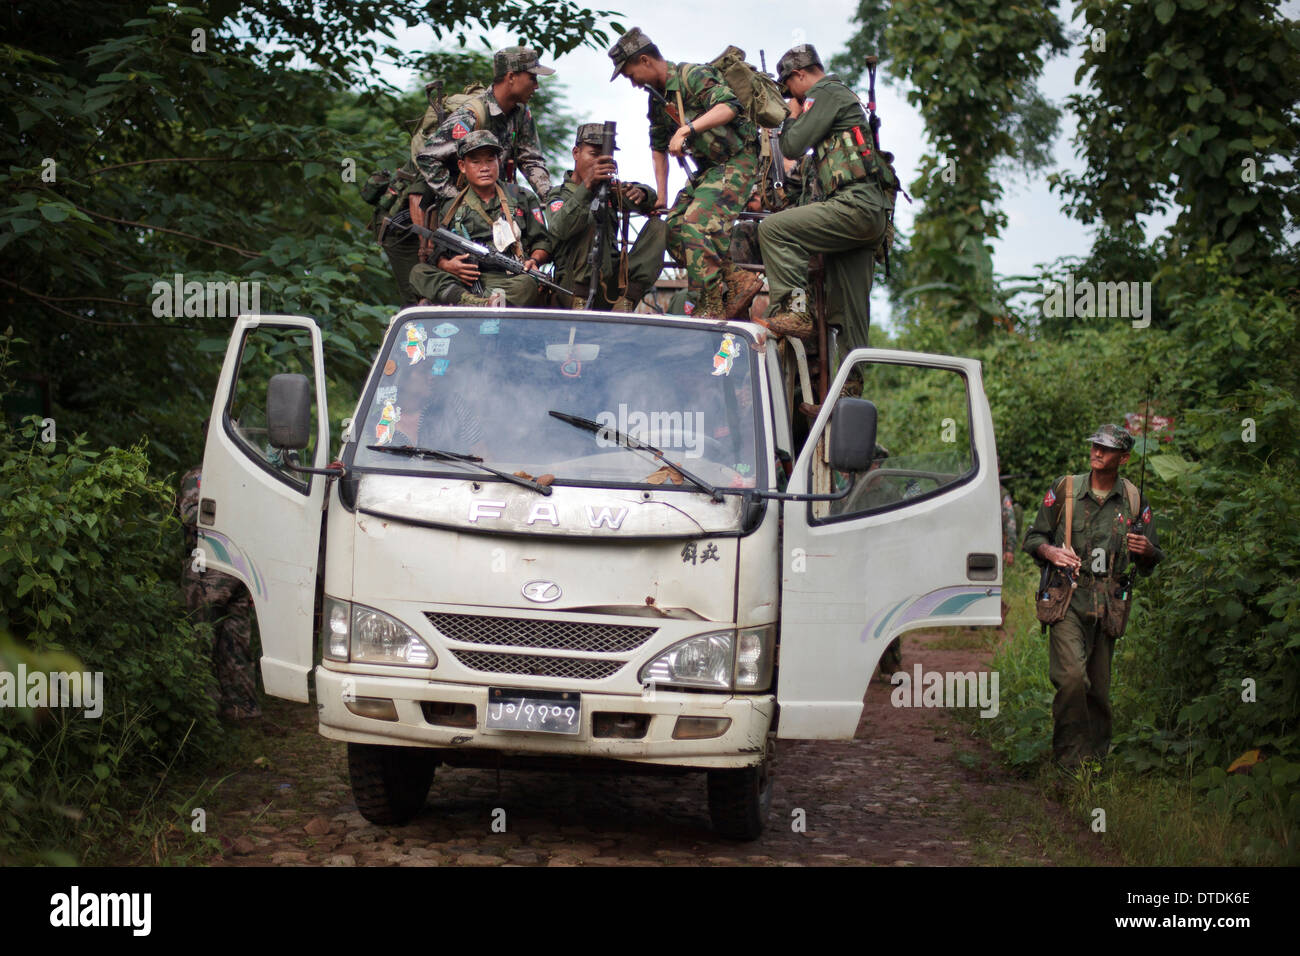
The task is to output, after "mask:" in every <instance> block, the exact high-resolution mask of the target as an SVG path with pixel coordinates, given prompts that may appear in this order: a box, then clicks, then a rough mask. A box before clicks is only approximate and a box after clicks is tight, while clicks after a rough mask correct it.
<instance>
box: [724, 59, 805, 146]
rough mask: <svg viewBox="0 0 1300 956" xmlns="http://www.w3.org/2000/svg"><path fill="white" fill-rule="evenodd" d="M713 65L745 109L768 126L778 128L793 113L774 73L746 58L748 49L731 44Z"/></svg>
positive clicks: (751, 117)
mask: <svg viewBox="0 0 1300 956" xmlns="http://www.w3.org/2000/svg"><path fill="white" fill-rule="evenodd" d="M709 66H711V67H713V68H714V69H715V70H717V71H718V72H719V73H721V74H722V78H723V79H724V80H725V81H726V83H727V86H729V87H731V89H732V92H734V93H735V94H736V98H737V99H738V100H740V106H741V113H742V115H744V116H745V117H746V118H747V119H749V120H750V121H751V122H753V123H755V124H757V125H758V126H761V127H763V128H764V129H776V128H777V127H778V126H780V125H781V124H782V123H784V122H785V120H786V118H787V117H788V116H789V115H790V110H789V108H788V107H787V106H786V105H785V100H784V99H783V98H782V96H781V90H780V89H779V88H778V87H777V85H776V81H775V80H773V79H772V78H771V77H770V76H764V75H763V74H762V73H760V72H759V71H758V70H756V69H755V68H754V67H753V66H751V65H750V64H748V63H746V62H745V51H744V50H742V49H740V47H737V46H729V47H727V48H726V49H725V50H723V51H722V53H721V54H719V55H718V56H717V57H716V58H714V59H713V60H710V61H709Z"/></svg>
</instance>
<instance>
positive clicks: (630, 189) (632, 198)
mask: <svg viewBox="0 0 1300 956" xmlns="http://www.w3.org/2000/svg"><path fill="white" fill-rule="evenodd" d="M623 195H624V196H626V197H627V201H628V202H630V203H631V204H632V205H633V206H639V205H641V204H642V203H643V202H645V190H644V189H642V188H641V187H640V186H632V185H629V184H624V186H623Z"/></svg>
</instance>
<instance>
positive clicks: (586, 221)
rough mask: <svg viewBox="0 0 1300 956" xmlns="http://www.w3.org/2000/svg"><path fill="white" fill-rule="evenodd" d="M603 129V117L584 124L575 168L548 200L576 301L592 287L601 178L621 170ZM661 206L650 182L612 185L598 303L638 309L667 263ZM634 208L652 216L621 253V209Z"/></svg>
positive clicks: (558, 270)
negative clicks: (607, 152)
mask: <svg viewBox="0 0 1300 956" xmlns="http://www.w3.org/2000/svg"><path fill="white" fill-rule="evenodd" d="M603 133H604V127H603V125H602V124H600V123H586V124H584V125H582V126H579V127H578V135H577V136H576V138H575V139H574V144H573V170H572V171H570V173H569V174H568V175H567V176H566V177H565V179H564V183H563V184H562V185H561V186H560V187H559V189H557V190H556V191H555V192H553V193H551V196H550V202H549V203H548V204H547V208H548V210H549V216H548V217H547V218H548V223H549V227H550V232H551V238H552V240H553V241H554V243H555V281H556V282H558V283H559V284H560V285H562V286H567V287H569V288H570V289H573V290H574V291H575V292H576V293H577V296H576V299H575V302H574V304H575V306H576V305H579V304H585V303H586V299H587V292H588V291H589V289H590V287H591V285H590V284H591V269H590V267H589V265H588V263H587V259H588V255H589V253H590V251H591V244H592V242H593V241H594V240H595V231H596V224H595V219H594V216H593V215H592V210H591V205H592V202H593V200H594V199H595V197H596V190H597V189H599V187H600V185H601V183H605V182H609V181H610V180H611V179H613V178H614V174H615V173H616V172H617V171H618V169H617V166H616V165H615V163H614V157H613V156H602V155H600V150H601V146H602V144H603ZM657 206H658V196H657V195H656V193H655V191H654V190H653V189H651V188H650V187H649V186H646V185H643V184H641V183H617V184H616V185H614V186H613V187H611V189H610V201H609V203H608V204H607V205H606V207H605V210H604V215H605V217H606V222H607V223H608V230H607V235H608V236H609V241H608V242H607V243H606V245H605V249H604V251H603V253H602V256H603V263H604V264H603V266H602V267H601V270H600V276H601V282H600V288H598V289H597V290H596V298H595V301H594V302H593V303H592V304H593V305H594V306H595V307H596V308H599V309H610V310H611V311H614V312H632V311H635V309H636V306H637V303H638V302H640V301H641V299H642V297H643V296H644V295H645V294H646V291H647V290H648V289H649V288H650V287H651V286H653V285H654V284H655V280H657V279H658V278H659V273H660V272H662V271H663V267H664V246H665V244H666V242H667V234H668V227H667V225H666V224H665V223H664V221H663V220H662V219H660V218H658V217H657V216H655V215H654V211H655V208H656V207H657ZM633 210H635V211H636V212H639V213H641V214H642V215H643V216H647V217H648V218H647V219H646V220H645V223H644V224H643V225H642V227H641V232H640V234H639V235H638V236H637V238H636V242H635V243H634V244H633V246H632V249H631V251H630V252H626V253H624V254H621V255H616V254H615V246H616V242H615V235H616V232H617V229H616V225H617V223H618V220H619V215H620V213H621V214H622V215H623V216H624V217H626V216H627V215H628V214H629V213H630V212H632V211H633Z"/></svg>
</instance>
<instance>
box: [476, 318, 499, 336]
mask: <svg viewBox="0 0 1300 956" xmlns="http://www.w3.org/2000/svg"><path fill="white" fill-rule="evenodd" d="M500 331H501V320H500V319H484V320H483V321H482V322H480V323H479V324H478V334H479V335H496V334H497V333H498V332H500Z"/></svg>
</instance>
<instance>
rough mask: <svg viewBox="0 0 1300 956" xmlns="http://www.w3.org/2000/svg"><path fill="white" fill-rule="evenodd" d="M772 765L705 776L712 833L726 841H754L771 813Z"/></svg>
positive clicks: (766, 762) (712, 771)
mask: <svg viewBox="0 0 1300 956" xmlns="http://www.w3.org/2000/svg"><path fill="white" fill-rule="evenodd" d="M772 777H773V775H772V761H771V760H770V759H767V760H764V761H763V762H762V763H761V764H758V765H757V766H754V767H740V768H739V769H736V770H710V771H709V772H708V779H709V783H708V789H709V816H710V818H712V820H713V830H714V832H715V833H717V834H718V836H721V837H725V838H726V839H728V840H746V841H748V840H757V839H758V838H759V836H760V835H761V834H762V832H763V824H764V823H765V822H766V820H767V815H768V813H769V812H770V811H771V809H772Z"/></svg>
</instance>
